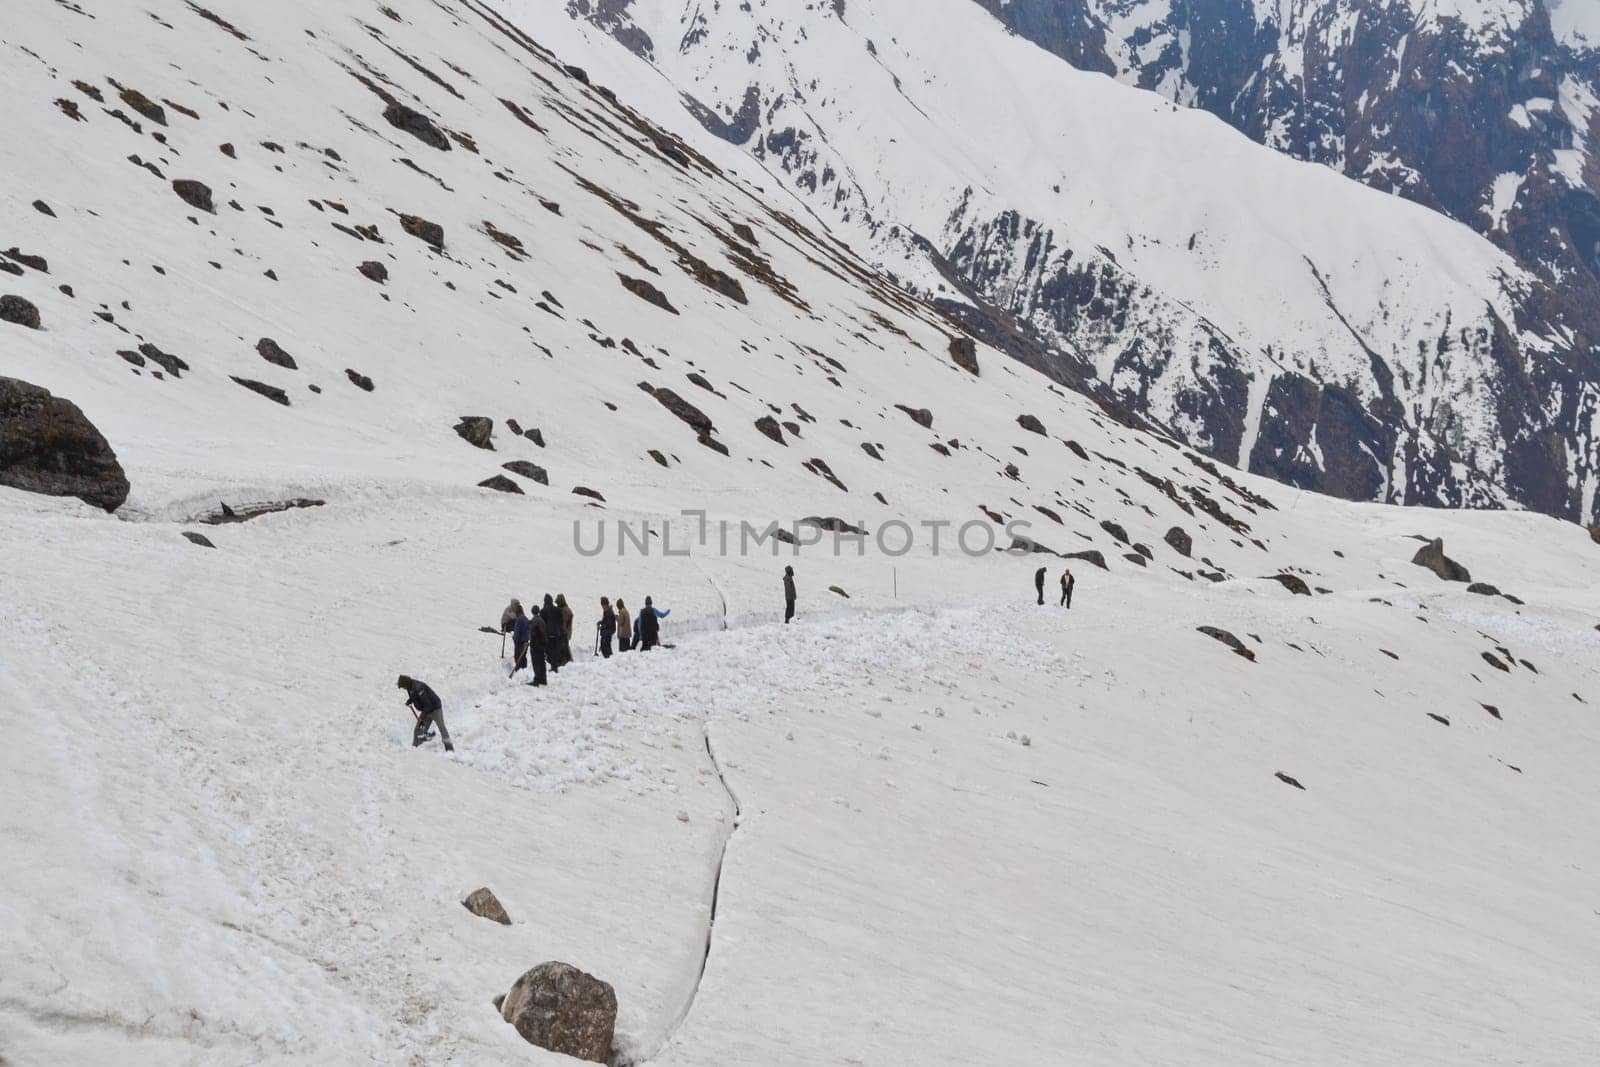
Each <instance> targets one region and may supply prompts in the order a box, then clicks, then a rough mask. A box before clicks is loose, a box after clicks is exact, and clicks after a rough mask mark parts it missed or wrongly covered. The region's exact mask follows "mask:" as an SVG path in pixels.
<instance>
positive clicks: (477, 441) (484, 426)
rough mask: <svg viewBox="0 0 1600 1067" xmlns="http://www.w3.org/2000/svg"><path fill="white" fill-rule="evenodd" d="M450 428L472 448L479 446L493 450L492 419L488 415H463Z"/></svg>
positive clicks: (486, 449)
mask: <svg viewBox="0 0 1600 1067" xmlns="http://www.w3.org/2000/svg"><path fill="white" fill-rule="evenodd" d="M451 429H452V430H454V431H455V432H456V433H457V434H458V435H460V437H461V439H462V440H463V441H465V442H466V443H467V444H469V445H471V446H472V447H473V448H481V449H483V450H484V451H486V452H493V451H494V440H493V438H494V420H493V419H491V418H490V417H489V416H487V415H463V416H461V421H460V422H458V423H456V424H455V425H454V426H452V427H451Z"/></svg>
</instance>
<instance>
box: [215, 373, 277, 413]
mask: <svg viewBox="0 0 1600 1067" xmlns="http://www.w3.org/2000/svg"><path fill="white" fill-rule="evenodd" d="M228 377H230V378H232V379H233V380H234V381H236V382H238V383H239V384H240V385H242V386H244V387H245V388H246V389H248V390H250V391H251V392H252V393H259V394H260V395H261V396H264V397H266V398H267V399H268V400H270V401H272V402H273V403H274V404H282V405H283V406H284V407H288V406H289V394H288V393H286V392H284V391H283V390H282V389H279V388H278V387H277V386H276V385H268V384H267V383H266V382H258V381H254V380H252V379H250V378H240V377H239V376H238V375H234V374H230V375H228Z"/></svg>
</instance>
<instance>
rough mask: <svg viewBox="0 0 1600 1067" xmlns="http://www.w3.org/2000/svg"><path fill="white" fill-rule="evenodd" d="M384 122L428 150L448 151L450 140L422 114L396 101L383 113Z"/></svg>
mask: <svg viewBox="0 0 1600 1067" xmlns="http://www.w3.org/2000/svg"><path fill="white" fill-rule="evenodd" d="M383 118H384V121H385V122H387V123H388V124H389V125H391V126H393V127H394V128H395V129H397V130H404V131H405V132H407V133H409V134H410V135H411V136H413V137H415V138H416V139H417V140H419V141H421V142H422V143H423V144H425V145H427V146H428V147H429V148H437V149H438V150H439V151H441V152H448V151H450V138H448V137H446V136H445V135H444V131H443V130H441V129H439V127H438V126H437V125H435V124H434V121H433V120H432V119H430V118H429V117H428V116H426V115H424V114H423V113H422V112H420V111H417V110H415V109H414V108H409V107H407V106H406V105H404V104H402V103H399V102H398V101H396V102H395V103H392V104H390V105H389V106H388V107H387V108H385V109H384V112H383Z"/></svg>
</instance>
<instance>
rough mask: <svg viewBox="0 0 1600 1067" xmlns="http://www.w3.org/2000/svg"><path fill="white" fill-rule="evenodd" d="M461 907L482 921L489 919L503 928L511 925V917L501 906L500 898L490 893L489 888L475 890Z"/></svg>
mask: <svg viewBox="0 0 1600 1067" xmlns="http://www.w3.org/2000/svg"><path fill="white" fill-rule="evenodd" d="M461 906H462V907H463V908H466V909H467V910H468V911H470V912H472V914H474V915H476V916H478V917H479V918H481V919H489V920H490V921H492V922H497V923H499V924H500V925H501V926H510V925H511V916H509V915H507V914H506V909H505V908H504V907H502V906H501V904H500V898H498V897H496V896H495V895H494V894H493V893H491V892H489V889H488V887H487V886H485V887H483V888H482V889H474V890H473V891H472V892H471V893H469V894H468V895H467V899H465V900H463V901H462V902H461Z"/></svg>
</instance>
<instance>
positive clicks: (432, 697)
mask: <svg viewBox="0 0 1600 1067" xmlns="http://www.w3.org/2000/svg"><path fill="white" fill-rule="evenodd" d="M440 706H441V705H440V703H439V694H438V693H435V692H434V691H433V689H432V688H431V687H430V686H429V685H428V683H427V682H419V681H418V680H417V679H415V678H413V679H411V684H410V685H408V686H406V707H408V708H416V709H417V711H418V712H419V713H422V714H427V713H428V712H430V711H438V710H439V708H440Z"/></svg>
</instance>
